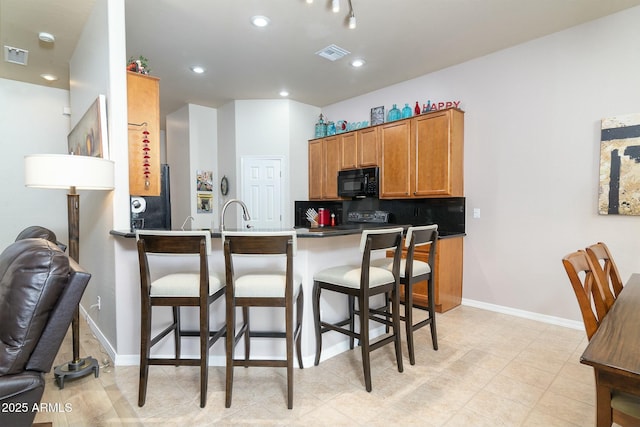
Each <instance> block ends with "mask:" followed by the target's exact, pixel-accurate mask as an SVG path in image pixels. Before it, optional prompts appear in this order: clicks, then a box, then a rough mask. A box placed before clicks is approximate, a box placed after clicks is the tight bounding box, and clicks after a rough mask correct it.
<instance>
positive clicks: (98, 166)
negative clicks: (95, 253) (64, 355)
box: [24, 154, 114, 388]
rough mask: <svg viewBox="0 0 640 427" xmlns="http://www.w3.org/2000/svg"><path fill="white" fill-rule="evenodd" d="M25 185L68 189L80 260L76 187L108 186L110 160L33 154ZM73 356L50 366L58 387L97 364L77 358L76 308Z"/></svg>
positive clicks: (75, 254) (73, 242)
mask: <svg viewBox="0 0 640 427" xmlns="http://www.w3.org/2000/svg"><path fill="white" fill-rule="evenodd" d="M24 170H25V174H24V176H25V178H24V181H25V185H26V186H27V187H36V188H52V189H64V190H68V191H69V193H68V194H67V214H68V229H69V256H70V257H71V258H73V259H74V260H75V261H76V262H78V263H79V262H80V195H79V194H78V193H77V192H76V190H112V189H113V176H114V163H113V161H111V160H107V159H102V158H99V157H89V156H74V155H68V154H34V155H28V156H25V158H24ZM71 332H72V338H73V360H72V361H70V362H68V363H65V364H64V365H60V366H58V367H56V368H55V369H54V374H55V378H56V382H57V383H58V387H60V388H64V380H65V378H70V379H73V378H79V377H84V376H85V375H88V374H89V373H91V372H93V373H94V374H95V376H96V377H98V373H99V365H98V362H97V361H96V359H94V358H93V357H91V356H88V357H85V358H80V312H79V310H78V308H76V312H75V314H74V316H73V321H72V324H71Z"/></svg>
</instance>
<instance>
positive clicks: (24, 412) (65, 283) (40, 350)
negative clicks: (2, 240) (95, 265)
mask: <svg viewBox="0 0 640 427" xmlns="http://www.w3.org/2000/svg"><path fill="white" fill-rule="evenodd" d="M54 240H55V239H54ZM90 278H91V275H90V274H89V273H87V272H86V271H84V270H83V269H82V268H81V267H80V266H79V265H78V264H77V263H76V262H75V261H74V260H72V259H71V258H69V257H68V256H67V255H66V254H65V253H64V252H63V251H62V250H61V249H60V248H59V247H58V246H57V245H56V244H55V243H53V242H51V241H49V240H46V239H43V238H26V239H21V240H18V241H16V242H15V243H12V244H11V245H9V246H8V247H7V248H6V249H5V250H4V252H2V254H0V404H1V405H2V408H3V410H2V411H0V426H30V425H31V424H32V422H33V419H34V417H35V415H36V413H37V409H38V408H37V405H38V404H39V403H40V399H41V398H42V394H43V392H44V385H45V379H44V373H46V372H49V371H50V370H51V366H52V365H53V361H54V359H55V357H56V354H57V353H58V350H59V349H60V345H61V344H62V341H63V339H64V336H65V334H66V332H67V330H68V329H69V325H70V324H71V320H72V318H73V315H74V312H75V310H76V308H77V307H78V304H79V302H80V298H81V297H82V294H83V292H84V290H85V288H86V286H87V283H88V282H89V279H90ZM34 409H35V411H34Z"/></svg>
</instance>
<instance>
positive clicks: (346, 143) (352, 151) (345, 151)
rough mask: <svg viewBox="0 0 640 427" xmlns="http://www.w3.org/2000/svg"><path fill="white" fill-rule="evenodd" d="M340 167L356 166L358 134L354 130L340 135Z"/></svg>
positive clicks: (351, 167)
mask: <svg viewBox="0 0 640 427" xmlns="http://www.w3.org/2000/svg"><path fill="white" fill-rule="evenodd" d="M340 151H341V160H340V169H355V168H357V167H358V136H357V133H356V132H349V133H345V134H341V135H340Z"/></svg>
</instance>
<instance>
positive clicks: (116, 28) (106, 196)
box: [69, 0, 130, 348]
mask: <svg viewBox="0 0 640 427" xmlns="http://www.w3.org/2000/svg"><path fill="white" fill-rule="evenodd" d="M124 28H125V25H124V0H108V1H107V0H97V1H96V3H95V6H94V8H93V10H92V12H91V15H90V16H89V19H88V21H87V23H86V25H85V27H84V30H83V32H82V34H81V36H80V39H79V40H78V44H77V45H76V49H75V51H74V53H73V56H72V58H71V61H70V63H69V67H70V71H69V78H70V83H71V89H70V94H71V115H72V116H71V117H72V120H71V121H72V123H77V121H78V120H79V119H80V118H81V117H82V115H83V114H84V112H85V111H86V110H87V108H88V107H89V106H90V105H91V103H93V101H95V99H96V98H97V96H98V95H99V94H104V95H106V99H107V123H108V133H109V158H110V159H111V160H113V161H114V162H115V190H114V191H112V192H102V191H85V192H80V264H81V265H82V266H83V267H84V268H85V269H87V271H89V272H90V273H91V274H92V277H91V281H90V282H89V285H88V287H87V290H86V291H85V293H84V296H83V299H82V305H83V307H84V308H85V309H86V310H87V311H88V315H89V316H90V317H91V319H92V322H93V323H95V325H97V327H98V328H99V330H100V332H101V334H102V337H103V339H105V338H106V339H107V340H108V341H109V343H108V344H106V343H105V345H107V348H110V347H111V346H113V347H115V348H117V334H118V328H117V321H118V320H119V319H118V309H119V308H118V306H117V304H116V301H117V300H118V293H119V289H118V287H120V288H124V287H125V286H130V283H123V281H118V280H117V277H118V271H117V267H116V266H117V265H121V262H122V259H121V258H120V257H119V253H118V251H117V249H116V247H115V240H114V238H113V237H111V236H110V235H109V231H110V230H112V229H114V228H128V227H129V213H128V212H129V178H128V142H127V101H126V73H125V70H124V66H123V64H125V63H126V52H125V33H124ZM97 296H100V297H101V299H102V309H101V310H100V311H98V310H97V309H95V308H94V309H89V308H88V307H89V306H90V305H92V304H94V303H95V302H96V299H97Z"/></svg>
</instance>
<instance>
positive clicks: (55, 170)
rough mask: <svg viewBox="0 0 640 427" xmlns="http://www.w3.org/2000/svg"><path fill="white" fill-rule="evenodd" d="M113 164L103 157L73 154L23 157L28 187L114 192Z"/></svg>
mask: <svg viewBox="0 0 640 427" xmlns="http://www.w3.org/2000/svg"><path fill="white" fill-rule="evenodd" d="M113 175H114V162H113V161H112V160H108V159H102V158H100V157H89V156H74V155H70V154H33V155H28V156H25V157H24V184H25V185H26V186H27V187H39V188H60V189H69V188H71V187H75V188H76V189H77V190H112V189H113V181H114V180H113Z"/></svg>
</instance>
